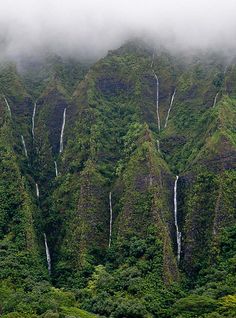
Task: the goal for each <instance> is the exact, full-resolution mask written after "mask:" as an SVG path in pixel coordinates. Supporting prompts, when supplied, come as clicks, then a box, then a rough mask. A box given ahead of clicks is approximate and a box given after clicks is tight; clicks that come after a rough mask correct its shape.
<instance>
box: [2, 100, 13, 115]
mask: <svg viewBox="0 0 236 318" xmlns="http://www.w3.org/2000/svg"><path fill="white" fill-rule="evenodd" d="M3 97H4V100H5V103H6V105H7V109H8V111H9V114H10V117H11V108H10V105H9V104H8V101H7V99H6V97H5V96H3Z"/></svg>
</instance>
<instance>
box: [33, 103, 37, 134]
mask: <svg viewBox="0 0 236 318" xmlns="http://www.w3.org/2000/svg"><path fill="white" fill-rule="evenodd" d="M36 108H37V104H36V102H35V103H34V110H33V115H32V136H33V139H34V126H35V125H34V122H35V114H36Z"/></svg>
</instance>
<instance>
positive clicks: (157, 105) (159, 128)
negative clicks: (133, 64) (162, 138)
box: [152, 70, 161, 132]
mask: <svg viewBox="0 0 236 318" xmlns="http://www.w3.org/2000/svg"><path fill="white" fill-rule="evenodd" d="M152 71H153V74H154V77H155V79H156V83H157V85H156V87H157V94H156V113H157V126H158V130H159V132H160V130H161V122H160V115H159V79H158V77H157V75H156V73H155V72H154V70H152Z"/></svg>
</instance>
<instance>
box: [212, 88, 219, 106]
mask: <svg viewBox="0 0 236 318" xmlns="http://www.w3.org/2000/svg"><path fill="white" fill-rule="evenodd" d="M218 95H219V92H218V93H216V96H215V98H214V103H213V108H214V107H215V105H216V102H217V97H218Z"/></svg>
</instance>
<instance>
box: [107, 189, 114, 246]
mask: <svg viewBox="0 0 236 318" xmlns="http://www.w3.org/2000/svg"><path fill="white" fill-rule="evenodd" d="M109 207H110V232H109V244H108V247H109V248H110V246H111V235H112V218H113V213H112V201H111V192H110V193H109Z"/></svg>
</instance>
